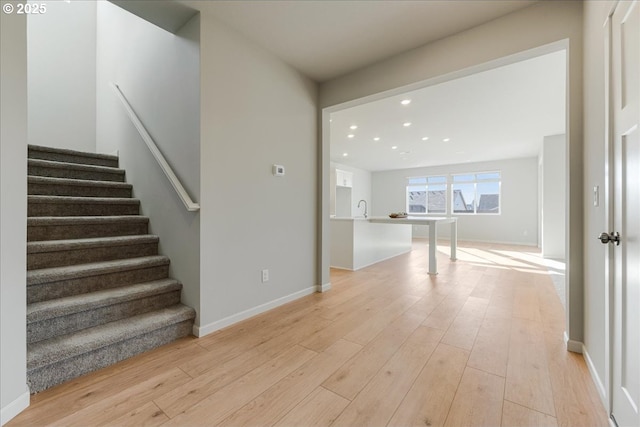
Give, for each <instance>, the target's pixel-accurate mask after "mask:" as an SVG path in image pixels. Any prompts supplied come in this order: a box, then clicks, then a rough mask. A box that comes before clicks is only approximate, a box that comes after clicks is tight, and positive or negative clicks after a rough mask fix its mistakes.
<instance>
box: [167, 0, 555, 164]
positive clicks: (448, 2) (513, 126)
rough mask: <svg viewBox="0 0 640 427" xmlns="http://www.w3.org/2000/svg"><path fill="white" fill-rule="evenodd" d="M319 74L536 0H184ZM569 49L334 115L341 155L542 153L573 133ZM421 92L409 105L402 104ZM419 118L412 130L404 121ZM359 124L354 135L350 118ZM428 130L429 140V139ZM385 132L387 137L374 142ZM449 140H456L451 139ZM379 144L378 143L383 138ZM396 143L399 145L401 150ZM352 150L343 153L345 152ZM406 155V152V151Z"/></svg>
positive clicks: (335, 156)
mask: <svg viewBox="0 0 640 427" xmlns="http://www.w3.org/2000/svg"><path fill="white" fill-rule="evenodd" d="M180 2H181V3H182V4H184V5H187V6H189V7H191V8H193V9H197V10H199V11H200V12H201V13H203V14H209V15H212V16H214V18H215V19H216V20H218V21H219V22H221V23H223V24H224V25H226V26H228V27H230V28H232V29H234V30H235V31H237V32H238V33H240V34H242V35H243V36H244V37H246V38H247V39H249V40H251V41H253V42H254V43H256V44H257V45H260V46H262V47H263V48H264V49H266V50H268V51H270V52H271V53H272V54H274V55H275V56H277V57H279V58H280V59H281V60H283V61H284V62H286V63H288V64H289V65H291V66H292V67H294V68H296V69H297V70H299V71H300V72H302V73H303V74H305V75H307V76H308V77H310V78H312V79H314V80H315V81H317V82H324V81H327V80H330V79H332V78H335V77H338V76H341V75H344V74H347V73H350V72H353V71H355V70H358V69H360V68H363V67H366V66H369V65H371V64H373V63H376V62H378V61H381V60H384V59H387V58H389V57H392V56H394V55H397V54H400V53H402V52H405V51H407V50H410V49H413V48H416V47H419V46H422V45H425V44H427V43H430V42H433V41H436V40H439V39H442V38H444V37H448V36H450V35H452V34H455V33H458V32H460V31H464V30H466V29H469V28H472V27H474V26H478V25H481V24H484V23H486V22H489V21H491V20H493V19H496V18H499V17H501V16H503V15H506V14H509V13H511V12H514V11H516V10H518V9H523V8H525V7H529V6H531V5H532V4H534V3H536V1H528V0H489V1H484V0H466V1H461V0H445V1H435V0H430V1H404V0H388V1H385V0H356V1H345V0H333V1H327V0H324V1H322V0H321V1H316V0H286V1H272V0H254V1H244V0H233V1H220V0H215V1H203V0H181V1H180ZM564 67H565V61H564V52H560V53H556V54H552V55H549V56H545V57H539V58H535V59H531V60H528V61H525V62H523V63H518V64H513V65H510V66H506V67H502V68H499V69H495V70H492V71H487V72H484V73H480V74H477V75H474V76H469V77H465V78H461V79H458V80H455V81H450V82H446V83H443V84H440V85H437V86H432V87H428V88H424V89H421V90H418V91H415V92H412V93H410V94H405V95H403V96H396V97H392V98H389V99H386V100H381V101H376V102H372V103H369V104H366V105H361V106H357V107H354V108H350V109H348V110H342V111H338V112H334V113H332V116H331V117H332V123H331V156H332V160H334V161H337V162H340V163H343V164H349V165H352V166H355V167H359V168H362V169H366V170H371V171H376V170H388V169H404V168H410V167H419V166H430V165H443V164H454V163H463V162H468V161H482V160H494V159H504V158H516V157H527V156H535V155H537V154H538V152H539V149H540V144H541V141H542V138H543V137H544V136H546V135H553V134H558V133H564V128H565V119H564V117H565V104H564V102H565V89H564V85H565V71H564V70H565V68H564ZM404 98H411V99H412V102H411V104H409V105H408V106H402V105H400V101H401V100H402V99H404ZM406 121H411V123H412V125H411V126H410V127H408V128H406V127H403V126H402V123H404V122H406ZM352 124H357V125H358V129H356V130H355V131H353V132H352V133H353V134H354V137H353V138H352V139H349V138H347V135H348V134H349V132H350V129H349V126H351V125H352ZM425 136H428V137H429V140H428V141H422V139H421V138H423V137H425ZM374 137H380V138H381V139H380V141H378V142H375V141H373V138H374ZM444 138H451V141H449V142H448V143H444V142H443V141H442V140H443V139H444ZM374 142H375V143H374ZM391 146H397V147H398V148H397V149H396V150H392V149H391ZM345 152H347V153H349V155H348V157H343V156H342V154H343V153H345ZM401 153H404V154H401Z"/></svg>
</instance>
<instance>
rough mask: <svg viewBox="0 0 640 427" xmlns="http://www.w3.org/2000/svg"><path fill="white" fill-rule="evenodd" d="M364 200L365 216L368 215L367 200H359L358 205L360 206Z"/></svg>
mask: <svg viewBox="0 0 640 427" xmlns="http://www.w3.org/2000/svg"><path fill="white" fill-rule="evenodd" d="M362 202H364V217H365V218H366V217H367V201H366V200H364V199H362V200H360V201H359V202H358V207H360V203H362Z"/></svg>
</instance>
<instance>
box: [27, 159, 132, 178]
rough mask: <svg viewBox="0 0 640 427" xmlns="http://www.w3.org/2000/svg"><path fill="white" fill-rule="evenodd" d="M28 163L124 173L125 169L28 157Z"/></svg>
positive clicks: (59, 167)
mask: <svg viewBox="0 0 640 427" xmlns="http://www.w3.org/2000/svg"><path fill="white" fill-rule="evenodd" d="M27 164H28V165H29V166H41V167H49V168H56V169H75V170H82V171H89V172H91V171H98V172H107V173H113V174H119V175H124V169H120V168H112V167H110V166H99V165H86V164H83V163H69V162H59V161H56V160H41V159H28V160H27Z"/></svg>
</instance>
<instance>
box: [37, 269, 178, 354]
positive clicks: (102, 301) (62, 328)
mask: <svg viewBox="0 0 640 427" xmlns="http://www.w3.org/2000/svg"><path fill="white" fill-rule="evenodd" d="M181 289H182V284H180V282H178V281H177V280H174V279H162V280H156V281H153V282H147V283H138V284H135V285H129V286H123V287H120V288H115V289H109V290H106V291H99V292H92V293H90V294H82V295H75V296H72V297H66V298H59V299H55V300H50V301H44V302H37V303H33V304H29V305H28V306H27V342H28V343H34V342H38V341H42V340H45V339H51V338H54V337H57V336H60V335H66V334H70V333H73V332H77V331H80V330H82V329H87V328H92V327H94V326H98V325H102V324H105V323H109V322H114V321H116V320H121V319H125V318H127V317H130V316H135V315H138V314H143V313H148V312H150V311H154V310H159V309H161V308H165V307H170V306H172V305H175V304H178V303H179V302H180V290H181Z"/></svg>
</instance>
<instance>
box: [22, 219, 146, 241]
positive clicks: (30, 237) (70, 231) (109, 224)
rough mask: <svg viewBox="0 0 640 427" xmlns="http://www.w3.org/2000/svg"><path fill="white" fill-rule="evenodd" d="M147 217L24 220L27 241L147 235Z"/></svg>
mask: <svg viewBox="0 0 640 427" xmlns="http://www.w3.org/2000/svg"><path fill="white" fill-rule="evenodd" d="M148 230H149V218H148V217H146V216H139V215H125V216H69V217H62V216H54V217H44V216H43V217H33V218H27V241H28V242H33V241H40V240H63V239H82V238H89V237H108V236H131V235H136V234H147V233H148Z"/></svg>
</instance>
